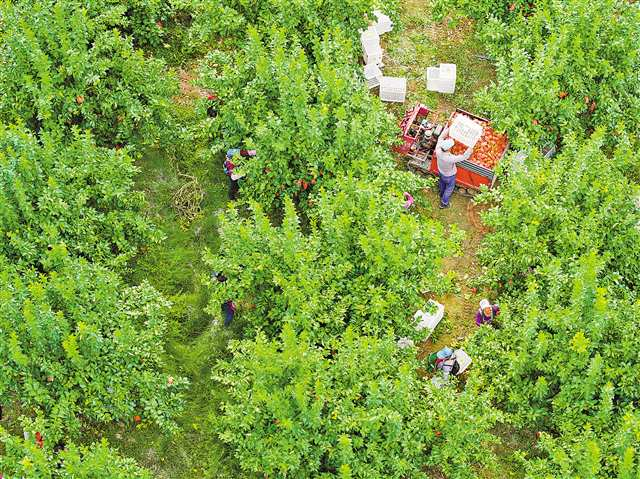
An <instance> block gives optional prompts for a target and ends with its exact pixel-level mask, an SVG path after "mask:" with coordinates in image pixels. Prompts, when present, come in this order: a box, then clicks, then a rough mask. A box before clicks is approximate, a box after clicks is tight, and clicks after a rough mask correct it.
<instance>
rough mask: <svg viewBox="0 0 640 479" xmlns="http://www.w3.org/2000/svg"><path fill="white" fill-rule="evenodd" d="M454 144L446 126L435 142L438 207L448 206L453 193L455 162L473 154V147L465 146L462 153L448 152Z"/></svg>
mask: <svg viewBox="0 0 640 479" xmlns="http://www.w3.org/2000/svg"><path fill="white" fill-rule="evenodd" d="M454 144H455V142H454V140H453V138H449V127H446V128H445V129H444V130H443V132H442V134H441V135H440V138H438V143H437V144H436V150H435V154H436V160H437V162H438V172H439V176H440V180H439V182H438V187H439V190H440V208H449V198H451V195H452V193H453V189H454V188H455V186H456V173H457V172H458V169H457V168H456V163H460V162H461V161H464V160H468V159H469V157H470V156H471V155H472V154H473V147H469V148H467V151H465V152H464V153H463V154H462V155H454V154H452V153H450V152H449V150H450V149H451V147H452V146H453V145H454Z"/></svg>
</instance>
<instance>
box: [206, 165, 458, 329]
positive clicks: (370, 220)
mask: <svg viewBox="0 0 640 479" xmlns="http://www.w3.org/2000/svg"><path fill="white" fill-rule="evenodd" d="M383 181H386V180H383ZM402 203H403V199H402V196H401V194H399V193H392V192H387V191H385V190H384V189H382V188H380V187H379V186H378V185H377V184H375V183H368V182H365V181H361V180H360V181H359V180H355V179H352V178H343V179H342V180H341V181H340V184H339V186H337V189H336V190H330V191H325V192H323V193H321V195H320V197H319V200H318V204H317V206H316V208H315V209H314V213H313V216H312V221H311V225H310V229H311V231H310V232H309V234H308V235H305V234H304V233H303V231H302V229H301V227H300V220H299V218H298V216H297V214H296V211H295V208H294V206H293V203H292V202H291V201H290V200H287V201H286V203H285V213H284V219H283V221H282V225H281V226H272V225H271V224H270V222H269V219H268V218H267V216H266V215H265V214H264V212H263V210H262V207H260V206H259V205H258V204H253V205H252V212H253V217H252V218H250V219H243V218H242V217H241V216H240V215H239V213H238V211H237V210H235V209H230V210H229V211H228V212H227V213H226V214H225V215H223V216H222V217H221V219H220V235H221V251H220V253H219V254H218V255H213V254H210V253H209V254H207V255H206V256H205V261H206V262H207V264H208V265H209V266H210V267H211V268H212V270H214V271H222V272H223V273H224V274H225V275H226V277H227V278H228V280H227V281H226V282H225V283H218V282H217V281H215V280H213V281H212V297H211V302H210V306H209V311H210V312H211V313H212V314H214V315H218V314H219V312H220V304H221V303H222V302H224V301H226V300H228V299H229V298H232V299H234V301H236V303H238V304H239V305H240V306H241V312H240V313H241V316H242V317H243V318H244V319H245V320H246V321H247V322H248V323H249V325H250V329H252V330H255V329H258V328H260V329H263V330H265V331H267V332H268V334H269V335H270V336H275V335H277V334H278V333H279V331H280V330H281V328H282V326H283V324H286V323H290V324H292V325H293V327H294V329H295V330H296V331H301V330H303V329H304V330H307V331H309V332H310V334H311V335H312V337H313V339H315V340H318V341H321V342H322V341H326V340H327V339H328V338H330V337H331V336H335V335H339V334H340V333H341V332H342V331H343V330H344V328H345V327H346V326H347V325H351V326H352V327H353V328H354V329H355V330H357V331H361V332H364V333H367V334H373V335H379V334H382V333H384V331H386V330H387V329H392V330H394V331H395V333H396V334H398V335H400V336H410V337H414V338H416V339H418V333H417V332H416V331H415V329H414V324H413V323H412V321H411V316H412V314H413V312H414V311H415V310H416V309H418V308H419V307H421V306H422V305H423V303H424V299H423V298H422V294H421V293H422V292H426V291H434V292H436V291H437V292H444V291H445V290H446V289H447V288H448V286H449V284H448V281H447V280H446V279H445V278H444V277H442V275H441V274H440V264H441V259H442V257H444V256H446V255H447V254H450V253H452V252H453V251H454V250H453V248H452V243H451V242H450V241H449V240H447V239H446V238H445V237H444V236H445V235H444V230H443V228H442V226H441V225H439V224H438V223H436V222H434V221H431V220H428V219H425V218H420V217H418V216H414V215H412V214H408V213H406V212H405V211H404V210H403V208H402Z"/></svg>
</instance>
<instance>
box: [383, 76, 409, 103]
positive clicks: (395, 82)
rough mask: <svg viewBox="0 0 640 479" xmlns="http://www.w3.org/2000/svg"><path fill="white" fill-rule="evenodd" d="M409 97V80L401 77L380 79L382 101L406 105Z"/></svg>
mask: <svg viewBox="0 0 640 479" xmlns="http://www.w3.org/2000/svg"><path fill="white" fill-rule="evenodd" d="M406 96H407V79H406V78H399V77H382V78H381V79H380V99H381V100H382V101H391V102H397V103H404V100H405V97H406Z"/></svg>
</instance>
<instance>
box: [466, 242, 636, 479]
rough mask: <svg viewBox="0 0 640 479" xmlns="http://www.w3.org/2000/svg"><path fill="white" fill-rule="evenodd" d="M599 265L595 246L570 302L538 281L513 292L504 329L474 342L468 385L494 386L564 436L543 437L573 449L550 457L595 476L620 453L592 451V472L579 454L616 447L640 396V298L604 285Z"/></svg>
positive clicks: (523, 412) (519, 409)
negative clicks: (542, 289)
mask: <svg viewBox="0 0 640 479" xmlns="http://www.w3.org/2000/svg"><path fill="white" fill-rule="evenodd" d="M598 266H599V265H598V260H597V258H596V256H595V254H591V255H589V256H586V257H584V258H583V259H582V260H581V261H580V269H579V271H578V273H577V274H576V276H575V279H574V280H573V290H572V292H571V295H570V298H569V301H568V305H564V301H562V300H561V299H562V298H554V297H549V296H545V297H544V298H543V297H541V295H540V294H539V292H538V291H537V290H536V287H535V286H534V285H532V286H531V288H530V291H529V292H528V293H527V294H526V295H523V296H521V297H520V298H511V299H510V304H509V308H508V309H506V308H505V311H504V312H503V314H502V316H501V324H502V327H501V329H499V330H491V329H489V328H486V329H485V328H483V330H482V332H481V333H480V334H478V335H476V336H475V337H474V339H473V342H472V347H471V354H472V356H473V357H474V360H475V367H474V375H473V376H472V377H471V378H470V381H469V383H468V387H469V385H471V387H472V389H473V390H474V391H483V392H489V394H490V395H491V397H492V398H493V399H494V400H495V401H496V402H498V404H500V405H501V407H502V408H503V409H504V410H505V411H507V412H509V413H510V416H509V420H510V421H511V422H513V423H514V424H517V425H521V426H527V427H539V428H542V430H546V431H549V432H550V433H551V434H552V435H553V436H556V437H559V438H560V439H558V440H557V442H555V443H554V442H549V443H547V444H546V445H544V447H545V448H546V450H548V451H554V450H556V451H559V450H562V449H564V448H568V449H571V448H573V449H575V451H576V454H570V455H569V456H568V458H565V459H564V460H562V459H561V456H560V455H558V453H552V455H551V459H552V460H553V461H556V462H558V464H559V465H561V466H562V469H561V470H565V471H566V470H569V469H571V468H577V469H576V471H577V472H578V475H577V476H576V477H594V475H597V474H596V472H597V470H598V468H599V467H600V465H599V464H600V461H602V462H603V464H604V466H603V467H604V470H603V471H610V469H609V467H610V466H611V465H612V464H615V460H614V459H612V458H611V457H610V456H609V455H608V454H603V455H602V457H601V458H600V457H598V458H593V461H592V462H593V464H592V466H593V468H594V472H593V474H591V473H589V474H587V473H586V472H585V471H586V469H584V468H585V467H586V464H588V462H586V459H584V460H583V459H581V458H584V457H585V454H587V453H588V452H589V450H593V449H595V448H596V447H597V448H604V449H609V450H611V449H613V450H616V449H617V446H616V445H615V444H614V441H613V438H614V436H615V434H616V429H615V426H616V424H617V423H618V422H619V420H620V419H621V418H622V417H623V415H624V414H626V412H627V410H628V408H630V407H633V405H634V404H636V403H637V401H638V399H639V398H640V387H638V385H639V384H640V382H639V380H640V373H639V372H638V371H639V369H638V367H639V364H638V357H637V351H638V348H640V342H639V340H638V338H639V337H640V335H639V334H638V332H639V331H640V322H639V321H638V317H639V313H640V310H639V309H638V306H639V305H638V304H637V303H630V302H628V301H627V300H618V299H615V297H612V295H610V294H609V293H608V291H607V289H606V288H603V287H601V286H600V285H599V284H598V281H597V278H596V277H597V269H598ZM600 267H601V265H600ZM590 431H592V434H591V437H589V435H590ZM583 434H584V437H583V436H582V435H583ZM576 435H580V440H579V441H575V437H576ZM597 438H602V441H601V442H600V443H599V444H600V445H599V446H598V443H597V442H593V440H595V439H597ZM589 441H592V442H593V444H594V445H593V446H591V445H589ZM577 446H579V447H577ZM585 446H587V448H586V449H585ZM578 450H580V451H581V452H580V453H579V454H578V453H577V451H578ZM563 461H564V462H565V463H566V464H564V465H562V464H561V463H562V462H563ZM565 466H566V467H565ZM596 466H597V467H596ZM590 467H591V466H590ZM567 468H568V469H567ZM555 477H570V474H569V475H566V474H564V473H563V474H560V475H558V476H555ZM598 477H612V476H611V475H607V474H606V472H603V475H602V476H598Z"/></svg>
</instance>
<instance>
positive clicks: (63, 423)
mask: <svg viewBox="0 0 640 479" xmlns="http://www.w3.org/2000/svg"><path fill="white" fill-rule="evenodd" d="M48 263H50V264H57V266H55V267H52V269H51V271H50V272H49V273H48V274H46V275H41V274H40V275H38V274H35V273H31V272H27V273H23V274H18V273H17V272H15V271H14V270H13V268H11V267H9V266H8V265H7V263H6V261H5V262H3V263H2V264H1V266H2V268H1V272H0V361H1V362H2V364H3V367H2V369H1V370H0V395H1V396H2V397H3V398H5V400H7V401H12V400H16V401H19V403H20V404H21V405H22V407H23V408H25V409H26V410H41V411H43V412H44V413H45V414H46V416H47V418H50V420H51V421H52V426H51V427H52V429H53V430H54V431H56V432H60V433H61V434H66V433H67V432H68V434H69V435H71V436H72V435H73V434H74V433H76V432H77V431H78V427H79V426H80V421H81V420H89V421H96V422H109V421H114V420H132V419H133V416H134V415H140V416H142V417H143V418H144V419H145V420H149V421H153V422H156V423H157V424H158V425H160V426H161V427H163V428H165V429H171V428H172V427H173V418H174V416H175V415H176V414H177V412H179V410H180V409H181V406H182V402H183V399H182V391H183V390H184V389H185V385H186V380H185V379H182V378H175V379H171V380H168V378H167V376H166V375H165V374H163V373H161V372H160V371H161V368H162V365H163V363H162V354H163V349H162V344H163V341H162V340H163V335H164V334H165V330H166V323H165V318H164V314H165V310H166V308H167V306H168V304H167V302H166V301H165V300H164V299H163V298H162V296H161V295H160V294H159V293H158V292H157V291H155V290H154V289H153V288H152V287H151V286H149V285H148V284H145V283H143V284H142V285H140V286H125V285H124V284H123V283H122V282H121V280H119V278H118V277H117V276H116V275H115V274H113V273H111V272H109V271H107V270H104V269H102V268H100V267H97V266H93V265H89V264H87V263H85V262H82V261H72V260H70V259H67V258H65V257H64V254H61V253H60V252H59V251H56V250H54V251H52V252H51V253H50V254H49V261H48Z"/></svg>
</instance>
